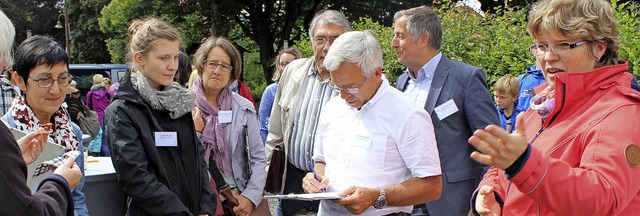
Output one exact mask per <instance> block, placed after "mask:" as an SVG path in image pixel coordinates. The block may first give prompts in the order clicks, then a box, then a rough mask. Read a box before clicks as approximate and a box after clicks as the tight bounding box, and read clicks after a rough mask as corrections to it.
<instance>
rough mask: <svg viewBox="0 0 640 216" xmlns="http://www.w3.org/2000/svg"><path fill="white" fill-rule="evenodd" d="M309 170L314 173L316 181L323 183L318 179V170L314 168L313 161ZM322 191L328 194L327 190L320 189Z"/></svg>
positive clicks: (310, 162)
mask: <svg viewBox="0 0 640 216" xmlns="http://www.w3.org/2000/svg"><path fill="white" fill-rule="evenodd" d="M309 169H311V172H313V178H315V179H316V180H318V181H319V182H321V181H322V179H320V177H318V174H317V173H316V169H314V168H313V161H309ZM320 191H322V192H326V189H325V188H320Z"/></svg>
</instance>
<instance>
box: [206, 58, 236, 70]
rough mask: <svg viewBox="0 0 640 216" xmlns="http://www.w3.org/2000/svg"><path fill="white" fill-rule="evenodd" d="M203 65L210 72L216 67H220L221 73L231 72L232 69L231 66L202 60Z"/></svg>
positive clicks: (215, 61)
mask: <svg viewBox="0 0 640 216" xmlns="http://www.w3.org/2000/svg"><path fill="white" fill-rule="evenodd" d="M203 63H204V66H206V67H207V68H209V69H212V70H215V69H218V67H220V70H221V71H222V72H231V70H232V69H233V66H231V65H228V64H224V63H220V62H218V61H217V60H204V61H203Z"/></svg>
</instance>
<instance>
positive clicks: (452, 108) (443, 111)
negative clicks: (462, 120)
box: [433, 99, 458, 120]
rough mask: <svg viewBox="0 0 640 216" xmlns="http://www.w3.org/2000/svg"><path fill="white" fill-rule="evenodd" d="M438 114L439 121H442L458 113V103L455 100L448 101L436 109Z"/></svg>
mask: <svg viewBox="0 0 640 216" xmlns="http://www.w3.org/2000/svg"><path fill="white" fill-rule="evenodd" d="M433 110H434V111H436V114H437V115H438V119H440V120H442V119H445V118H446V117H449V116H450V115H451V114H454V113H456V112H458V106H456V102H455V101H453V99H450V100H448V101H447V102H444V103H442V104H440V106H437V107H436V108H435V109H433Z"/></svg>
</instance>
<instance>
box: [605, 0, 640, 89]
mask: <svg viewBox="0 0 640 216" xmlns="http://www.w3.org/2000/svg"><path fill="white" fill-rule="evenodd" d="M611 5H612V6H613V9H614V10H615V16H616V19H617V20H618V24H619V28H618V31H619V32H620V45H621V47H620V58H622V59H625V60H627V61H629V71H633V74H634V75H636V77H638V76H640V24H639V23H640V3H638V2H625V3H619V2H618V0H611Z"/></svg>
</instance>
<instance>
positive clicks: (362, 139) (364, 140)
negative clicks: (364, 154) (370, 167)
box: [353, 134, 371, 150]
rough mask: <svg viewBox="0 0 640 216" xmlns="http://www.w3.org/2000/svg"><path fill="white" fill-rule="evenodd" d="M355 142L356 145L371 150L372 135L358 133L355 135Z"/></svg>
mask: <svg viewBox="0 0 640 216" xmlns="http://www.w3.org/2000/svg"><path fill="white" fill-rule="evenodd" d="M353 144H354V145H355V146H358V147H361V148H364V149H366V150H369V148H371V136H370V135H365V134H356V135H355V136H354V137H353Z"/></svg>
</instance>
